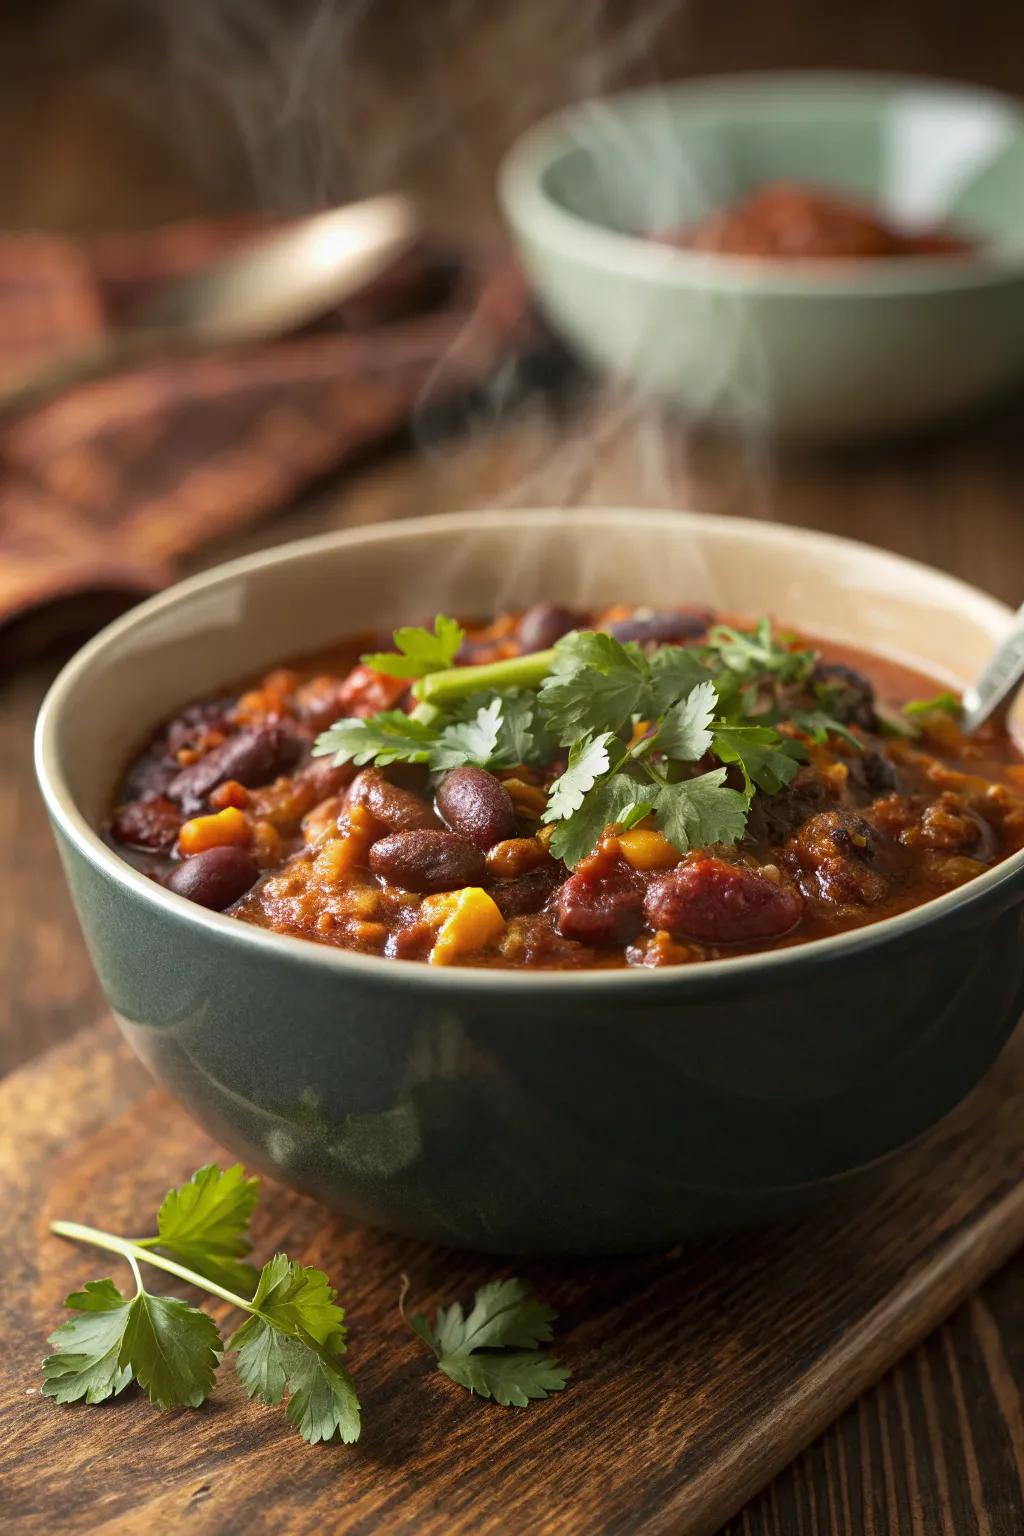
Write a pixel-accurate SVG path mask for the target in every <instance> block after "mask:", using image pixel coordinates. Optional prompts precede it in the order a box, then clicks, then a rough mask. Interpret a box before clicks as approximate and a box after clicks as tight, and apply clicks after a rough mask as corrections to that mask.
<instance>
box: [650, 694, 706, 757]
mask: <svg viewBox="0 0 1024 1536" xmlns="http://www.w3.org/2000/svg"><path fill="white" fill-rule="evenodd" d="M717 704H718V692H717V690H716V688H715V685H714V683H711V682H704V683H698V684H697V685H696V687H694V688H691V689H690V691H689V693H688V694H687V695H686V697H685V698H682V699H677V701H676V702H675V703H674V704H672V705H670V706H669V708H668V709H667V710H666V711H665V715H664V717H663V719H662V722H661V726H660V727H659V730H658V733H657V735H656V736H655V738H654V746H655V748H656V749H657V750H658V751H659V752H664V754H665V756H666V757H671V758H675V759H676V760H677V761H678V762H683V763H695V762H696V761H697V759H698V758H701V757H703V756H704V754H705V752H707V750H708V749H709V747H710V746H711V730H710V726H711V721H712V719H713V718H714V713H715V708H716V706H717Z"/></svg>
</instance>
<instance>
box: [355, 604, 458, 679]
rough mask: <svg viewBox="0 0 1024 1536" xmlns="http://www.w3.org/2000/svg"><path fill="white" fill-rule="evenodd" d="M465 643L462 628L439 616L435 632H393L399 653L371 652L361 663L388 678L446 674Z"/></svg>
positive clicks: (410, 627)
mask: <svg viewBox="0 0 1024 1536" xmlns="http://www.w3.org/2000/svg"><path fill="white" fill-rule="evenodd" d="M464 639H465V631H464V630H463V628H462V625H461V624H459V623H457V622H456V621H455V619H449V618H446V616H445V615H444V614H443V613H439V614H438V615H437V617H436V618H435V620H434V629H433V632H431V631H430V630H429V629H421V628H420V627H419V626H416V625H406V626H405V627H403V628H402V629H396V630H395V632H394V641H395V644H396V646H397V647H398V650H397V651H371V652H369V653H368V654H367V655H366V656H361V657H360V658H359V659H360V661H361V662H362V663H363V665H364V666H367V667H371V668H372V669H373V671H374V672H383V673H385V674H386V675H387V676H388V677H409V678H416V677H425V676H426V675H427V673H428V672H444V671H445V670H446V669H447V668H448V667H450V666H451V665H452V663H453V662H454V660H455V657H456V656H457V655H458V651H459V647H460V646H461V644H462V642H463V640H464Z"/></svg>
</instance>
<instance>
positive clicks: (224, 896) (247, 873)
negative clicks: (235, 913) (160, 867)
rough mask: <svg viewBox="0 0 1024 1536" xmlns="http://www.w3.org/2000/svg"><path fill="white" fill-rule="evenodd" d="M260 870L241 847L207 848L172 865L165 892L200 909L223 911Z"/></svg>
mask: <svg viewBox="0 0 1024 1536" xmlns="http://www.w3.org/2000/svg"><path fill="white" fill-rule="evenodd" d="M258 875H259V869H258V868H257V866H256V861H255V859H254V858H253V856H252V854H251V853H247V852H246V850H245V849H244V848H208V849H207V850H206V852H205V853H197V854H195V855H194V856H193V857H192V858H190V859H183V860H182V862H181V863H180V864H178V865H176V866H175V868H174V869H173V870H172V872H171V874H170V875H169V877H168V880H167V888H168V890H171V891H174V892H175V893H176V894H177V895H178V896H185V897H187V899H188V900H189V901H194V902H196V903H197V905H198V906H200V907H209V908H210V910H211V911H213V912H223V911H224V909H225V907H230V906H232V905H233V904H234V903H235V902H236V901H237V900H238V898H239V897H240V896H244V895H245V893H246V891H247V890H248V889H249V887H250V886H252V885H254V884H255V883H256V878H257V876H258Z"/></svg>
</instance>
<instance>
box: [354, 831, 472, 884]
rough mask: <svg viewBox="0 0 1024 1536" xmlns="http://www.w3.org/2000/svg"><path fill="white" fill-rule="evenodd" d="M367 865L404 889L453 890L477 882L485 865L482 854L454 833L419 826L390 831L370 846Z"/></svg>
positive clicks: (376, 873)
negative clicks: (416, 828) (405, 829)
mask: <svg viewBox="0 0 1024 1536" xmlns="http://www.w3.org/2000/svg"><path fill="white" fill-rule="evenodd" d="M369 864H370V868H371V869H372V870H373V873H374V874H375V875H382V876H383V877H384V879H385V880H388V881H390V882H391V884H392V885H400V886H401V887H402V888H403V890H406V891H422V892H423V893H424V894H427V893H429V892H431V891H454V890H458V889H459V888H460V887H461V886H464V885H479V884H480V883H481V881H482V880H483V878H484V873H485V870H486V865H485V864H484V857H483V854H482V853H481V852H480V850H479V849H478V848H474V847H473V844H472V843H470V842H467V841H466V839H465V838H464V837H459V836H457V834H456V833H454V832H434V831H431V830H430V829H429V828H420V829H419V830H417V831H412V832H392V833H391V835H390V836H389V837H382V838H381V839H380V840H379V841H378V842H376V843H374V845H373V847H372V848H371V849H370V858H369Z"/></svg>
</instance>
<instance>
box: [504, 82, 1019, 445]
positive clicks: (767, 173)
mask: <svg viewBox="0 0 1024 1536" xmlns="http://www.w3.org/2000/svg"><path fill="white" fill-rule="evenodd" d="M500 191H501V197H502V202H503V205H504V209H505V214H506V217H507V219H508V222H509V224H510V226H511V228H512V232H513V234H514V236H515V238H516V240H517V243H518V246H519V250H520V253H521V256H522V259H523V261H524V264H525V267H526V270H527V273H528V275H529V276H530V278H531V280H532V282H533V285H534V287H535V290H536V292H537V295H538V297H539V299H540V302H541V304H542V306H543V308H544V309H545V311H546V313H547V314H548V316H549V317H550V319H551V321H552V323H553V325H554V326H555V327H556V329H557V330H559V331H560V332H561V333H562V335H563V336H564V337H565V339H566V340H567V341H568V342H569V343H570V344H571V345H572V346H573V347H574V349H575V350H576V351H577V352H578V353H579V354H580V355H581V356H582V357H583V358H584V359H586V360H587V361H588V362H589V363H591V364H593V365H596V367H597V368H599V369H600V370H601V371H602V372H605V373H609V374H611V375H612V376H613V377H615V378H617V379H618V380H619V381H621V382H624V383H626V384H628V385H630V386H632V387H635V388H637V389H639V390H640V392H641V393H642V394H645V395H651V396H654V397H656V398H660V399H662V400H667V401H669V402H671V403H674V404H676V405H678V406H681V407H682V408H683V410H684V411H685V412H686V413H687V414H688V415H689V416H690V417H692V418H693V419H694V420H697V421H700V422H704V421H709V422H712V423H715V424H719V425H725V426H728V427H732V428H739V429H742V430H747V431H763V432H766V433H772V434H775V435H777V436H780V437H782V438H786V439H789V440H793V441H796V442H807V443H826V444H828V443H840V442H857V441H866V440H872V439H877V438H882V437H886V436H891V435H894V434H898V433H905V432H916V431H919V430H922V429H924V428H927V427H929V426H931V425H933V424H934V423H937V422H941V421H943V420H947V419H949V418H950V417H953V416H955V415H957V414H961V413H963V412H967V411H971V410H974V409H976V408H978V407H980V406H982V405H984V404H985V403H986V401H989V400H992V399H994V398H995V397H997V396H998V395H1000V394H1001V393H1005V392H1006V391H1008V390H1010V389H1012V388H1013V387H1014V385H1016V384H1018V383H1019V382H1020V381H1021V379H1022V378H1024V223H1022V220H1021V215H1020V212H1019V210H1020V208H1021V207H1022V206H1024V203H1022V192H1024V113H1022V111H1021V108H1020V106H1019V105H1018V103H1016V102H1015V101H1013V100H1012V99H1010V98H1008V97H1004V96H1000V95H998V94H997V93H995V92H991V91H987V90H983V89H981V88H976V87H972V86H966V85H957V84H951V83H948V82H942V81H929V80H924V79H914V78H910V77H902V76H895V75H893V76H888V75H872V74H857V73H845V72H844V73H830V74H815V73H807V72H800V73H790V74H785V73H783V74H772V73H767V74H750V75H737V76H728V77H721V78H709V79H700V80H694V81H688V82H684V83H679V84H675V85H667V86H659V87H655V88H650V89H646V90H642V91H636V92H632V93H629V94H624V95H621V96H617V97H611V98H607V99H604V100H599V101H596V102H584V103H581V104H579V105H576V106H572V107H569V108H568V109H566V110H565V111H563V112H561V113H559V114H558V115H557V116H554V117H552V118H549V119H547V120H546V121H545V122H543V123H541V124H539V125H537V126H536V127H535V128H533V129H531V130H530V131H529V132H528V133H527V134H526V135H525V136H524V137H523V138H522V139H521V140H520V141H519V142H518V143H517V144H516V145H515V146H514V147H513V149H512V150H511V151H510V153H509V155H508V156H507V158H506V161H505V164H504V167H503V169H502V173H501V178H500Z"/></svg>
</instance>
